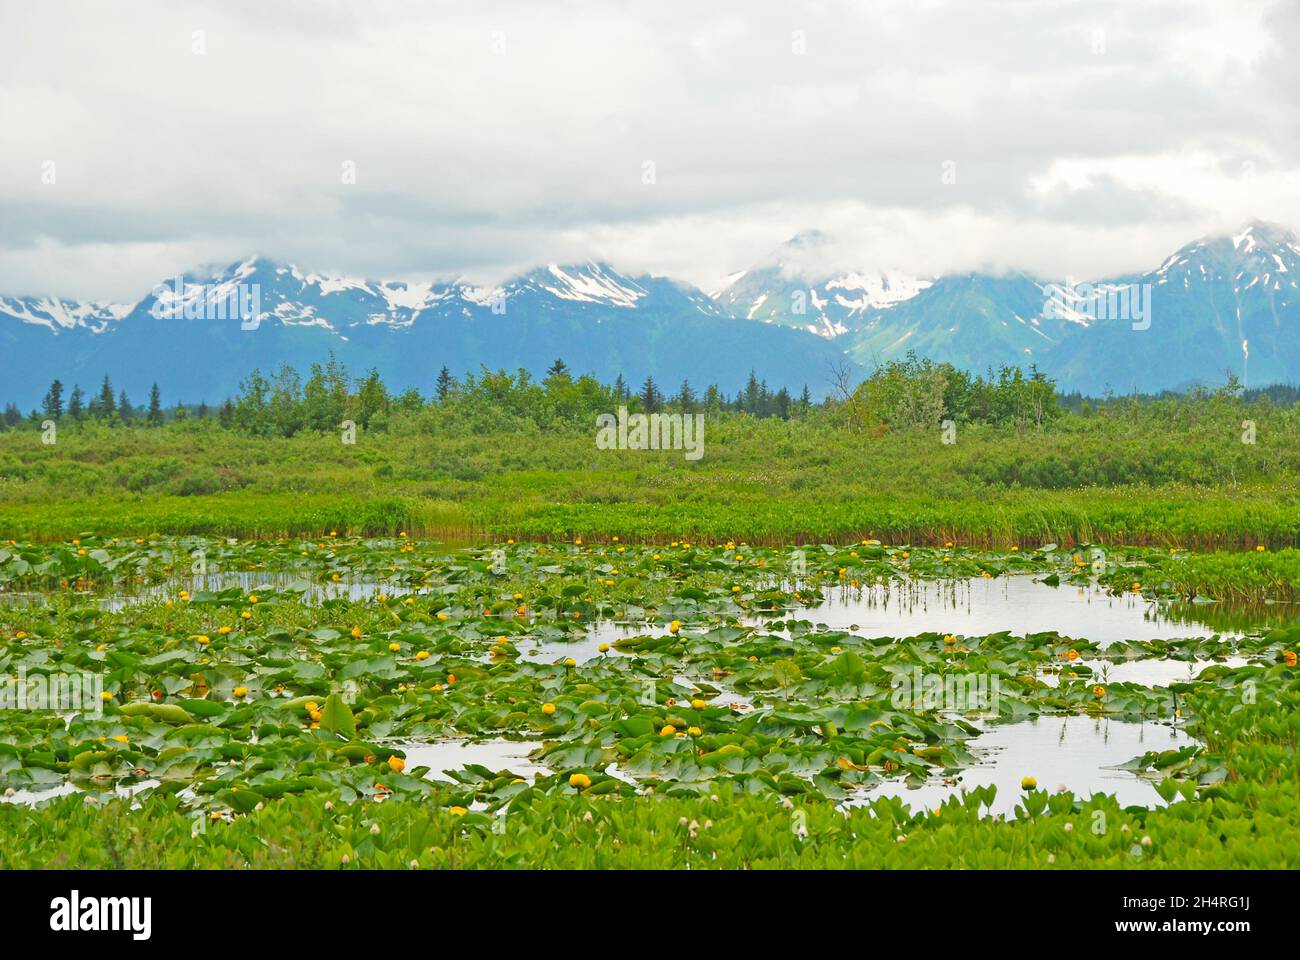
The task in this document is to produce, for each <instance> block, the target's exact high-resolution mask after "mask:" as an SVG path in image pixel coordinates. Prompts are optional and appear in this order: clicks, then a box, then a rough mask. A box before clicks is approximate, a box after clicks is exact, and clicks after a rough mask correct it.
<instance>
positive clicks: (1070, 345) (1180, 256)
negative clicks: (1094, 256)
mask: <svg viewBox="0 0 1300 960" xmlns="http://www.w3.org/2000/svg"><path fill="white" fill-rule="evenodd" d="M1098 286H1099V287H1101V288H1103V289H1104V290H1105V291H1106V292H1107V294H1108V295H1109V294H1110V292H1111V291H1114V290H1121V291H1126V292H1127V296H1128V298H1129V300H1130V301H1132V300H1134V299H1135V298H1137V297H1143V298H1144V303H1145V304H1146V305H1147V306H1148V307H1149V309H1148V311H1147V313H1148V314H1149V315H1148V316H1144V317H1141V318H1138V319H1134V318H1133V317H1132V316H1130V315H1128V314H1131V313H1132V311H1131V310H1130V311H1128V312H1127V314H1126V312H1125V311H1124V310H1123V305H1124V304H1123V300H1122V299H1121V300H1120V302H1119V307H1120V309H1118V310H1116V309H1114V307H1113V305H1112V304H1111V303H1110V302H1109V301H1110V300H1111V297H1110V296H1108V302H1107V304H1106V305H1105V307H1106V308H1105V309H1094V310H1093V311H1092V314H1093V316H1095V317H1096V319H1095V320H1094V321H1092V322H1090V323H1089V324H1088V326H1086V327H1078V326H1076V327H1075V328H1073V329H1072V330H1071V331H1069V336H1067V337H1066V338H1064V339H1063V340H1062V342H1061V344H1060V345H1059V346H1058V347H1057V348H1056V349H1055V350H1054V351H1053V354H1052V357H1051V358H1050V368H1051V369H1052V370H1053V371H1054V372H1055V374H1056V375H1057V376H1059V377H1060V379H1061V381H1062V383H1063V384H1064V385H1066V386H1068V387H1076V388H1082V385H1084V384H1089V385H1090V387H1089V388H1090V389H1103V388H1106V387H1109V388H1111V389H1114V390H1115V391H1117V392H1125V391H1131V390H1133V389H1134V388H1135V386H1136V388H1137V389H1139V390H1149V389H1162V388H1176V387H1180V386H1184V385H1187V384H1189V383H1192V382H1204V383H1221V382H1222V381H1223V379H1224V377H1225V376H1226V374H1227V373H1228V372H1231V373H1234V374H1236V375H1237V377H1239V378H1241V379H1242V380H1243V381H1244V382H1246V383H1247V384H1249V385H1258V386H1262V385H1265V384H1270V383H1287V382H1290V383H1295V382H1297V381H1298V380H1300V245H1298V244H1297V240H1296V236H1295V234H1294V233H1292V232H1290V231H1288V230H1286V229H1284V228H1282V227H1279V226H1277V225H1275V224H1269V223H1264V222H1260V221H1256V222H1254V223H1251V224H1248V225H1247V226H1246V227H1244V228H1243V229H1241V230H1239V231H1237V232H1235V233H1233V234H1229V235H1223V236H1215V237H1205V238H1202V239H1200V240H1196V241H1194V242H1193V243H1189V244H1187V245H1186V246H1184V247H1183V248H1181V249H1180V250H1178V251H1177V252H1176V253H1174V254H1173V255H1172V256H1170V257H1168V258H1167V259H1166V260H1165V261H1164V262H1163V263H1162V264H1160V266H1159V267H1157V268H1156V269H1155V270H1152V271H1150V272H1147V273H1143V274H1137V275H1133V276H1127V277H1120V278H1117V279H1114V280H1111V281H1108V282H1107V283H1106V284H1099V285H1098ZM1096 296H1100V294H1097V295H1096ZM1089 319H1091V318H1089Z"/></svg>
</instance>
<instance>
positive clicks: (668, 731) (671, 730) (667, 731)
mask: <svg viewBox="0 0 1300 960" xmlns="http://www.w3.org/2000/svg"><path fill="white" fill-rule="evenodd" d="M676 732H677V728H676V727H674V726H673V725H672V724H671V723H665V724H664V728H663V729H662V730H660V731H659V736H661V737H671V736H672V735H673V734H675V733H676Z"/></svg>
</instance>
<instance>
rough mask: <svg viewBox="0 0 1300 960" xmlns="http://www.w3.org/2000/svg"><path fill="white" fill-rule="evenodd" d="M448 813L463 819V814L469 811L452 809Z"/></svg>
mask: <svg viewBox="0 0 1300 960" xmlns="http://www.w3.org/2000/svg"><path fill="white" fill-rule="evenodd" d="M449 812H450V813H451V815H452V816H453V817H463V816H465V814H467V813H469V811H468V810H466V809H465V808H464V807H452V808H451V810H450V811H449Z"/></svg>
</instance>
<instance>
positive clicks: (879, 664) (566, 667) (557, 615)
mask: <svg viewBox="0 0 1300 960" xmlns="http://www.w3.org/2000/svg"><path fill="white" fill-rule="evenodd" d="M940 373H942V371H940ZM277 382H278V383H280V384H281V386H282V387H283V389H281V388H275V389H271V388H270V387H269V386H268V385H267V384H266V383H265V382H263V383H261V385H259V383H258V382H257V381H252V382H250V383H246V384H245V385H244V387H243V389H242V391H241V393H240V396H239V398H238V400H237V401H236V400H233V399H232V401H230V402H229V403H227V404H224V405H223V406H222V407H220V408H218V409H216V410H208V409H206V408H203V409H192V408H174V409H172V410H170V411H164V410H163V409H161V408H160V407H159V408H157V409H155V410H154V411H152V412H151V413H150V414H149V415H148V416H147V417H144V418H137V419H129V418H128V419H126V420H124V419H123V418H121V417H120V416H117V417H114V416H109V415H106V414H105V413H104V411H103V410H101V411H100V412H99V413H98V414H89V413H87V414H82V415H78V416H71V415H69V414H67V413H66V412H65V413H62V414H61V415H59V416H58V417H57V418H56V419H55V420H54V422H53V427H54V429H53V430H52V431H51V430H50V426H51V424H49V423H43V422H42V417H41V415H40V414H37V415H35V416H34V417H32V418H29V419H26V420H21V421H17V422H14V418H13V417H10V418H9V419H10V421H11V422H9V424H8V428H7V429H6V430H4V431H3V432H0V677H2V678H3V681H4V686H3V687H2V688H0V705H3V707H4V709H0V789H3V792H4V801H5V802H4V803H3V804H0V866H2V867H9V868H26V867H55V868H57V867H128V868H129V867H145V866H149V867H152V866H159V865H162V866H168V867H182V868H189V867H212V868H216V867H224V868H229V867H329V868H357V867H386V868H447V867H491V868H500V867H584V868H586V867H671V868H682V867H691V868H702V867H719V868H732V867H746V868H748V867H760V868H761V867H927V868H929V867H933V868H961V867H997V868H1011V869H1018V868H1035V869H1048V868H1080V867H1084V868H1103V869H1111V868H1135V869H1142V868H1145V867H1153V866H1154V867H1175V868H1190V867H1277V868H1284V867H1294V866H1295V865H1296V864H1297V862H1300V851H1298V850H1297V839H1296V837H1297V834H1296V832H1295V831H1294V829H1292V827H1293V825H1294V823H1295V822H1296V819H1297V816H1300V766H1298V765H1297V760H1296V757H1297V750H1296V747H1297V739H1298V736H1300V713H1297V711H1296V706H1297V702H1298V701H1300V677H1298V675H1297V669H1296V656H1297V651H1298V650H1300V618H1297V616H1296V615H1295V613H1294V612H1293V608H1294V604H1295V603H1297V602H1300V550H1297V549H1296V548H1297V540H1298V539H1300V509H1297V507H1298V506H1300V498H1298V497H1297V489H1296V482H1295V478H1296V476H1297V473H1298V472H1300V453H1297V446H1296V443H1295V440H1296V438H1297V436H1300V430H1298V429H1297V428H1300V414H1297V412H1296V410H1295V408H1294V407H1291V406H1287V405H1286V404H1284V403H1273V402H1270V401H1269V400H1268V399H1267V398H1257V399H1254V400H1251V401H1248V400H1246V399H1244V398H1242V397H1241V396H1239V395H1238V392H1237V391H1234V390H1227V391H1220V392H1219V393H1216V394H1201V395H1195V396H1187V397H1175V398H1160V399H1151V398H1145V399H1137V398H1132V399H1114V398H1111V399H1106V400H1103V401H1092V402H1080V401H1077V400H1075V401H1072V402H1070V403H1068V404H1067V403H1065V402H1062V401H1061V400H1060V399H1059V398H1056V397H1055V395H1054V394H1053V393H1052V391H1051V389H1050V384H1049V383H1046V382H1045V381H1042V380H1041V379H1037V378H1029V379H1025V378H1022V377H1020V376H1019V374H1018V372H1017V373H1016V374H1014V375H1013V374H1010V373H1008V372H1006V371H1004V372H1003V374H1002V375H1001V376H1000V377H993V376H992V375H990V378H989V379H988V380H982V379H979V378H976V379H975V380H973V381H972V380H970V379H969V378H968V379H967V380H965V381H960V382H958V383H956V385H954V383H953V381H952V380H951V379H949V378H948V377H946V376H942V375H936V374H935V371H934V369H932V368H929V367H926V366H924V365H916V364H913V366H910V367H909V366H906V365H902V366H894V367H890V368H887V369H885V370H884V371H882V373H881V374H879V375H878V376H877V377H875V378H873V379H872V380H871V381H868V382H867V383H866V384H864V385H863V386H862V387H860V388H859V389H858V390H856V391H855V392H854V393H853V394H852V395H850V396H848V397H843V398H841V399H840V401H839V402H833V403H827V404H822V405H814V404H811V403H806V402H795V401H791V400H790V398H789V397H778V398H773V397H771V396H769V395H767V393H766V391H765V390H763V389H762V388H761V387H756V388H755V390H754V391H753V392H752V395H751V396H749V397H748V398H746V397H744V396H740V395H738V397H737V399H736V400H733V401H730V402H728V401H725V400H723V399H721V398H720V397H719V396H717V395H716V393H715V392H713V391H710V394H709V399H707V400H701V401H696V400H695V399H694V398H693V397H690V396H685V395H683V396H680V397H678V398H677V399H676V400H673V399H666V398H663V397H660V396H656V395H655V394H654V392H653V391H648V392H647V393H646V395H645V396H644V397H643V398H638V397H631V396H626V395H624V394H622V393H619V392H611V388H605V387H602V386H600V385H599V384H595V383H594V382H593V381H590V380H589V379H588V378H579V379H578V380H576V381H575V380H573V379H572V378H570V377H568V375H567V374H566V375H563V376H553V377H551V378H548V380H547V381H545V382H544V383H543V384H536V383H531V382H529V381H527V379H526V378H523V377H521V378H510V377H507V376H505V375H501V376H500V377H484V378H483V379H482V380H477V379H475V380H470V381H468V382H466V383H464V384H460V385H456V386H455V388H454V389H448V390H447V391H446V394H445V395H444V396H441V397H439V398H435V399H432V400H425V399H423V398H419V397H412V396H407V397H397V398H394V397H388V396H387V395H386V393H384V391H383V390H382V385H381V384H380V385H376V384H375V383H370V384H369V387H366V386H365V384H363V385H362V386H363V389H362V390H360V391H359V392H357V393H356V394H349V393H347V392H346V391H341V392H338V393H337V394H335V395H333V400H332V401H330V400H329V395H328V393H322V391H321V390H319V389H316V390H314V391H313V390H310V389H309V390H301V389H297V388H294V387H293V383H292V378H289V380H288V381H286V380H284V379H281V380H279V381H277ZM286 382H287V383H288V386H284V384H285V383H286ZM295 389H296V390H297V392H295ZM277 390H278V391H279V392H278V393H277ZM367 390H368V391H369V392H368V393H367ZM683 394H685V391H683ZM327 401H329V402H327ZM620 404H627V405H629V406H630V407H631V408H632V410H633V411H649V410H657V411H658V412H661V413H677V414H682V415H692V416H693V415H696V414H699V415H701V416H703V418H704V421H703V422H704V448H703V456H702V457H701V458H700V459H699V460H691V459H688V458H687V457H686V456H684V453H683V451H682V450H628V449H601V448H600V446H598V445H597V443H596V442H595V436H596V430H595V426H596V424H595V415H596V414H597V413H598V412H603V411H608V410H610V409H611V408H612V407H614V406H617V405H620ZM45 419H50V418H49V417H46V418H45ZM345 422H350V423H351V425H353V426H355V432H354V433H353V432H352V431H351V430H349V429H347V428H343V429H336V427H335V426H333V424H344V423H345Z"/></svg>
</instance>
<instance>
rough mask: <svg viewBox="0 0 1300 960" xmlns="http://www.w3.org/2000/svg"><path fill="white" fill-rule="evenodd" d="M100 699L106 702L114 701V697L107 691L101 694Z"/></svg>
mask: <svg viewBox="0 0 1300 960" xmlns="http://www.w3.org/2000/svg"><path fill="white" fill-rule="evenodd" d="M100 697H101V698H102V699H104V700H112V699H113V695H112V694H111V693H109V692H108V691H107V690H105V691H104V692H103V693H101V694H100Z"/></svg>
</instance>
